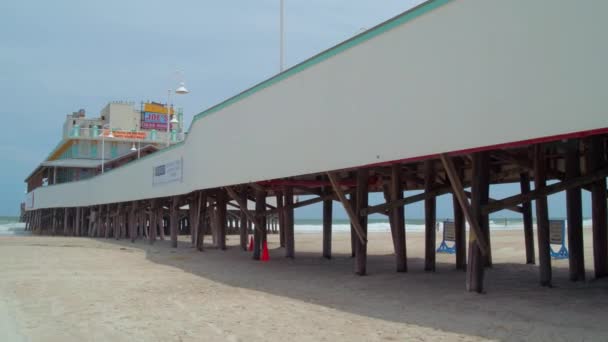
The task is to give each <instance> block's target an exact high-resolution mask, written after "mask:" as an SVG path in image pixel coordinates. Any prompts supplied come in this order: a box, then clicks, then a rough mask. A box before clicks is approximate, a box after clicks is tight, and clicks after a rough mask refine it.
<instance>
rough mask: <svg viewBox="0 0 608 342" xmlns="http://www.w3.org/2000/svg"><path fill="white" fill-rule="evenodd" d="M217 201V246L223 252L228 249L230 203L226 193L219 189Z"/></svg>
mask: <svg viewBox="0 0 608 342" xmlns="http://www.w3.org/2000/svg"><path fill="white" fill-rule="evenodd" d="M216 199H217V216H216V219H217V228H218V234H217V237H218V243H217V246H218V247H219V248H220V249H221V250H225V249H226V210H227V209H226V205H227V203H228V200H227V196H226V191H225V190H224V189H219V190H218V191H217V195H216Z"/></svg>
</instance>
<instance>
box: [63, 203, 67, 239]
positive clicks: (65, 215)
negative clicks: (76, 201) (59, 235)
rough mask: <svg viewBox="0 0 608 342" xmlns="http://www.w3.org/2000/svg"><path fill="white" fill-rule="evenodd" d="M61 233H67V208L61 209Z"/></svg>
mask: <svg viewBox="0 0 608 342" xmlns="http://www.w3.org/2000/svg"><path fill="white" fill-rule="evenodd" d="M63 235H64V236H67V235H68V208H65V209H64V210H63Z"/></svg>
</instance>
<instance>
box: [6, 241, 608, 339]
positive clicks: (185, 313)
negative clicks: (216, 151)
mask: <svg viewBox="0 0 608 342" xmlns="http://www.w3.org/2000/svg"><path fill="white" fill-rule="evenodd" d="M585 234H586V239H585V244H586V251H587V252H588V253H587V255H586V260H585V261H586V264H587V277H588V279H590V280H588V281H587V282H585V283H572V282H570V281H568V273H567V263H568V262H567V260H561V261H554V262H553V266H554V267H553V271H554V285H555V287H554V288H551V289H548V288H541V287H540V286H539V285H538V282H537V280H538V272H537V267H536V266H534V265H525V264H524V260H525V259H524V250H523V233H522V232H521V231H501V232H495V233H493V235H492V243H493V253H494V262H495V266H494V267H493V268H492V269H489V270H488V271H487V273H486V279H487V280H486V284H487V286H486V288H487V293H486V294H483V295H478V294H472V293H467V292H466V291H465V289H464V279H465V274H464V273H463V272H459V271H456V270H455V269H454V256H453V255H445V254H439V255H438V258H437V261H438V264H437V272H435V273H427V272H424V271H423V270H422V269H423V259H422V258H423V255H424V254H423V252H424V251H423V236H422V234H421V233H410V234H408V242H407V247H408V263H409V272H408V273H399V274H398V273H396V272H394V261H393V256H392V255H391V242H390V236H389V234H387V233H372V234H370V237H369V253H370V255H369V259H368V271H369V275H368V276H365V277H359V276H356V275H354V274H353V272H352V270H353V261H352V259H351V258H350V252H349V243H350V237H349V235H348V234H335V235H334V239H333V250H334V258H333V259H332V260H325V259H322V258H321V257H320V250H321V236H320V234H297V236H296V259H295V260H289V259H285V258H284V257H283V250H282V249H281V248H279V247H278V242H277V236H270V243H269V248H270V255H271V260H270V261H269V262H266V263H262V262H256V261H253V260H252V259H251V256H250V254H249V253H245V252H242V251H241V250H240V249H239V248H238V247H237V244H238V237H237V236H229V237H228V245H229V248H228V250H226V251H221V250H218V249H213V248H208V249H207V250H206V251H205V252H203V253H201V252H198V251H196V250H194V249H193V248H190V246H189V243H188V241H187V240H188V237H186V236H182V237H180V239H181V241H180V245H179V248H178V249H172V248H170V246H169V242H168V241H158V242H157V243H156V244H154V245H153V246H150V245H148V244H147V243H144V242H142V241H137V242H136V243H134V244H132V243H130V242H128V241H116V240H105V239H89V238H64V237H40V236H4V237H0V269H1V270H2V277H0V294H1V296H0V340H1V341H114V342H117V341H284V340H290V341H342V340H344V341H346V340H349V341H405V340H408V341H412V340H433V341H454V340H458V341H478V340H513V341H521V340H529V341H532V340H534V341H582V340H586V341H600V340H606V339H608V325H606V319H607V318H608V310H607V309H606V308H607V307H608V280H599V281H595V280H591V279H592V278H593V276H592V273H591V270H592V263H593V259H592V256H591V253H590V252H591V248H590V238H589V236H590V231H589V230H588V229H587V230H586V232H585Z"/></svg>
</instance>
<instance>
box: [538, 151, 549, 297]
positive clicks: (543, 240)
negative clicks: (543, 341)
mask: <svg viewBox="0 0 608 342" xmlns="http://www.w3.org/2000/svg"><path fill="white" fill-rule="evenodd" d="M546 162H547V161H546V159H545V147H544V146H543V145H541V144H537V145H535V146H534V189H535V190H538V189H541V188H544V187H545V186H546V181H547V165H546ZM536 227H537V229H536V233H537V239H538V264H539V267H540V285H541V286H548V287H551V251H550V248H551V246H550V244H549V210H548V207H547V196H539V197H538V198H537V199H536Z"/></svg>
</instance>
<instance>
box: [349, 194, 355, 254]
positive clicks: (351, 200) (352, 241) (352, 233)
mask: <svg viewBox="0 0 608 342" xmlns="http://www.w3.org/2000/svg"><path fill="white" fill-rule="evenodd" d="M348 202H349V204H350V206H352V207H353V208H355V207H356V206H357V193H356V192H353V193H352V194H350V196H349V199H348ZM356 250H357V231H356V230H355V225H354V224H353V223H352V221H351V223H350V257H351V258H354V257H355V254H356Z"/></svg>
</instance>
